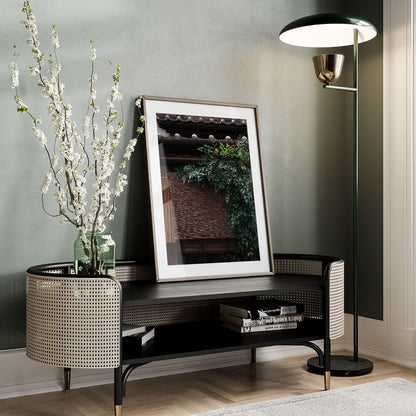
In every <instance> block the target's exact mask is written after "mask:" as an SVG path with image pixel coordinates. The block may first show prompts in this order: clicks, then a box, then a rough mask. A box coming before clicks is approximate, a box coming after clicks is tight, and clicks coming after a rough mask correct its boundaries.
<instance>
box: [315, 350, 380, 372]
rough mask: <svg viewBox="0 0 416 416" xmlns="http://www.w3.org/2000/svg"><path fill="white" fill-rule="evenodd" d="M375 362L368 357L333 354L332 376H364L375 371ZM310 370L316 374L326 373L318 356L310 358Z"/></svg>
mask: <svg viewBox="0 0 416 416" xmlns="http://www.w3.org/2000/svg"><path fill="white" fill-rule="evenodd" d="M373 367H374V366H373V363H372V362H371V361H370V360H367V359H366V358H358V360H357V361H356V360H354V357H351V356H348V355H331V376H335V377H354V376H363V375H364V374H368V373H371V371H373ZM308 371H309V372H311V373H315V374H324V367H323V366H322V365H319V359H318V357H313V358H310V359H309V360H308Z"/></svg>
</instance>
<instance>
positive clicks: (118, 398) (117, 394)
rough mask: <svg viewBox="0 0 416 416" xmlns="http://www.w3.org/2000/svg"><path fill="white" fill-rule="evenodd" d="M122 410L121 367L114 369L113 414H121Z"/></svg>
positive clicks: (119, 415) (118, 415) (116, 415)
mask: <svg viewBox="0 0 416 416" xmlns="http://www.w3.org/2000/svg"><path fill="white" fill-rule="evenodd" d="M122 410H123V369H122V367H121V366H120V367H117V368H115V369H114V415H115V416H121V414H122Z"/></svg>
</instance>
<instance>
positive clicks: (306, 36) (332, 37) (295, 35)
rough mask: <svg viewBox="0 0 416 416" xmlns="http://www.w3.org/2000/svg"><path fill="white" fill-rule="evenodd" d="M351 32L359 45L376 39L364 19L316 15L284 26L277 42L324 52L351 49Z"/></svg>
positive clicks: (352, 37) (352, 38)
mask: <svg viewBox="0 0 416 416" xmlns="http://www.w3.org/2000/svg"><path fill="white" fill-rule="evenodd" d="M354 29H357V30H358V43H362V42H366V41H368V40H371V39H373V38H374V37H375V36H376V35H377V29H376V28H375V26H374V25H373V24H372V23H370V22H369V21H367V20H365V19H361V18H360V17H355V16H351V15H345V14H316V15H312V16H306V17H302V18H301V19H298V20H295V21H293V22H292V23H289V24H288V25H286V26H285V27H284V28H283V29H282V30H281V32H280V34H279V39H280V40H281V41H282V42H284V43H288V44H289V45H295V46H304V47H310V48H326V47H338V46H346V45H352V44H353V43H354Z"/></svg>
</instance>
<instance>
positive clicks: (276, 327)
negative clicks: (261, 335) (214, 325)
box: [224, 322, 298, 334]
mask: <svg viewBox="0 0 416 416" xmlns="http://www.w3.org/2000/svg"><path fill="white" fill-rule="evenodd" d="M224 326H225V327H226V328H229V329H232V330H233V331H237V332H240V333H241V334H250V333H253V332H266V331H282V330H285V329H296V328H297V327H298V323H297V322H285V323H281V324H273V325H259V326H240V327H239V326H237V325H233V324H230V323H228V322H224Z"/></svg>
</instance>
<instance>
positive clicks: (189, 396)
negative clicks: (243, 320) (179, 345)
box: [0, 357, 416, 416]
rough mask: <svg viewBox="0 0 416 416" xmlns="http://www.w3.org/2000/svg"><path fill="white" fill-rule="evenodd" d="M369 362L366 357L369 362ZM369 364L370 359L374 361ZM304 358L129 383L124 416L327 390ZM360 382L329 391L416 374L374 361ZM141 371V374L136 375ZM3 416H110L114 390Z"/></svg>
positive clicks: (61, 398)
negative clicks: (306, 368)
mask: <svg viewBox="0 0 416 416" xmlns="http://www.w3.org/2000/svg"><path fill="white" fill-rule="evenodd" d="M367 358H368V357H367ZM370 359H371V357H370ZM305 361H306V357H298V358H291V359H285V360H278V361H270V362H263V363H257V364H256V365H254V366H251V365H249V364H247V365H240V366H235V367H227V368H221V369H217V370H209V371H199V372H194V373H187V374H180V375H173V376H167V377H158V378H153V379H146V380H134V381H130V382H128V383H127V395H126V397H125V398H124V405H123V416H133V415H134V416H186V415H192V414H194V413H199V412H203V411H207V410H211V409H217V408H221V407H225V406H232V405H237V404H245V403H250V402H257V401H264V400H271V399H276V398H280V397H287V396H291V395H300V394H305V393H313V392H317V391H321V390H322V389H323V377H322V376H319V375H315V374H310V373H308V372H307V371H305ZM372 361H373V362H374V366H375V369H374V371H373V372H372V373H371V374H368V375H365V376H361V377H332V378H331V388H332V389H334V388H340V387H346V386H350V385H354V384H360V383H367V382H370V381H375V380H381V379H385V378H389V377H402V378H405V379H407V380H410V381H413V382H416V370H414V369H409V368H405V367H401V366H398V365H395V364H391V363H388V362H385V361H381V360H377V359H372ZM138 371H140V370H138ZM0 415H1V416H111V415H113V386H112V385H104V386H97V387H89V388H82V389H74V390H71V391H69V392H65V391H62V392H55V393H45V394H39V395H34V396H25V397H19V398H12V399H5V400H0Z"/></svg>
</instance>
